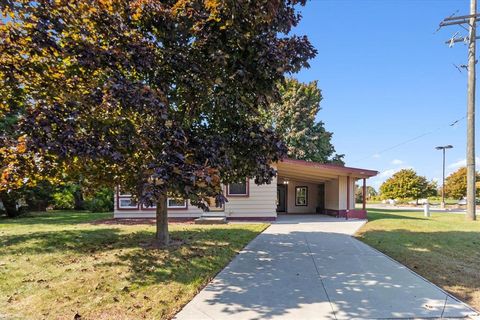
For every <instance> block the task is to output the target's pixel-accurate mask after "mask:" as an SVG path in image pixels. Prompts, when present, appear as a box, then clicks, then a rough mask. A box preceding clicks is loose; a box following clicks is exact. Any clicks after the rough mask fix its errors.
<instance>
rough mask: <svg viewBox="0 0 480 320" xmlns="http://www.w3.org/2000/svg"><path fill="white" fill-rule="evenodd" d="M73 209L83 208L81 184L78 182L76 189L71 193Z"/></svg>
mask: <svg viewBox="0 0 480 320" xmlns="http://www.w3.org/2000/svg"><path fill="white" fill-rule="evenodd" d="M73 198H74V202H75V204H74V208H75V210H85V202H84V200H83V192H82V185H81V184H78V187H77V189H76V190H75V192H74V193H73Z"/></svg>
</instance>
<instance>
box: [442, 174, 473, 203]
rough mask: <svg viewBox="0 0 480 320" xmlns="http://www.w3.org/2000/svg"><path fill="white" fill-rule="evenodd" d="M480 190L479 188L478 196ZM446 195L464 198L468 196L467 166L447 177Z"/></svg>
mask: <svg viewBox="0 0 480 320" xmlns="http://www.w3.org/2000/svg"><path fill="white" fill-rule="evenodd" d="M476 179H477V181H480V174H479V173H478V172H477V178H476ZM479 195H480V190H479V189H478V188H477V196H479ZM445 196H446V197H447V198H453V199H462V198H463V197H466V196H467V168H466V167H462V168H460V169H458V170H457V171H455V172H454V173H452V174H450V175H449V176H448V177H447V178H446V179H445Z"/></svg>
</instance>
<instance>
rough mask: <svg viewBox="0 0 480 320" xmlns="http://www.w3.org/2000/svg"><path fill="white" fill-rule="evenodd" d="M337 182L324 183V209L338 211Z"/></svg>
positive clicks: (338, 195)
mask: <svg viewBox="0 0 480 320" xmlns="http://www.w3.org/2000/svg"><path fill="white" fill-rule="evenodd" d="M339 198H340V193H339V192H338V180H332V181H328V182H326V183H325V209H330V210H338V200H339Z"/></svg>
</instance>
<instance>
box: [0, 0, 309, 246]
mask: <svg viewBox="0 0 480 320" xmlns="http://www.w3.org/2000/svg"><path fill="white" fill-rule="evenodd" d="M299 4H300V5H304V4H305V1H304V0H284V1H279V0H259V1H238V0H221V1H220V0H212V1H203V0H178V1H176V0H169V1H168V0H167V1H156V0H137V1H129V0H104V1H87V0H74V1H72V0H63V1H62V0H60V1H26V0H24V1H14V0H10V1H3V2H1V9H2V11H3V14H4V15H6V16H9V18H8V19H7V20H6V22H5V24H4V25H3V26H1V27H0V32H1V35H2V36H1V38H0V72H1V74H2V79H1V81H2V83H1V85H2V87H3V88H4V89H3V90H4V91H6V94H7V96H6V97H7V98H8V99H3V100H2V101H0V103H2V107H1V108H0V109H1V110H4V109H8V108H9V106H8V104H9V103H11V104H21V105H23V106H24V108H25V109H26V112H25V116H24V117H23V120H22V121H21V124H20V126H19V128H18V130H20V132H21V133H22V139H24V141H25V144H26V146H27V150H28V151H29V152H31V153H34V155H35V159H36V160H35V161H37V162H42V164H43V166H44V169H43V172H47V171H49V170H50V169H51V170H55V169H56V168H58V167H67V168H70V167H74V168H75V170H76V171H77V172H81V173H82V176H83V177H85V179H86V180H88V181H91V182H92V181H98V182H99V183H105V182H110V183H113V184H117V185H120V186H121V188H123V189H124V190H127V191H131V192H132V193H133V194H134V195H135V196H136V197H137V199H138V201H140V202H142V203H144V204H146V205H156V207H157V209H156V215H157V232H156V244H157V245H166V244H168V242H169V236H168V227H167V210H166V200H167V197H168V196H172V197H183V198H188V199H190V201H191V202H192V203H193V204H195V205H197V206H199V207H201V208H204V209H207V208H208V202H207V201H208V200H209V198H210V197H215V199H216V202H217V204H220V203H222V202H224V201H225V200H226V199H225V198H224V196H223V193H222V184H221V182H223V183H228V182H234V181H240V180H241V179H244V178H245V177H252V178H255V181H256V183H258V184H262V183H269V182H270V181H271V179H272V177H273V176H274V175H275V170H274V168H273V167H272V163H275V162H276V161H278V160H279V159H281V158H282V157H283V156H284V155H285V151H286V150H285V147H284V145H283V144H282V143H281V141H280V139H279V138H278V136H277V135H276V134H275V132H274V131H273V130H272V129H271V128H268V127H266V126H265V125H264V124H263V122H262V120H261V117H260V114H261V112H262V111H264V110H265V109H268V108H269V107H270V106H271V104H272V103H274V102H275V101H277V99H278V98H279V89H278V87H277V86H276V84H277V83H279V82H281V81H282V80H283V79H284V75H285V73H294V72H297V71H299V70H300V69H301V68H302V67H306V66H308V64H307V60H308V59H310V58H312V57H313V56H314V55H315V50H314V49H313V47H312V46H311V45H310V43H309V41H308V39H307V38H306V37H299V36H295V35H289V32H290V30H291V28H292V27H293V26H295V25H297V23H298V22H299V20H300V16H299V15H298V14H297V13H296V6H297V5H299ZM5 88H6V89H5ZM6 101H7V103H6ZM5 175H6V176H10V173H9V172H6V173H5Z"/></svg>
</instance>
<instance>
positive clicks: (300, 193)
mask: <svg viewBox="0 0 480 320" xmlns="http://www.w3.org/2000/svg"><path fill="white" fill-rule="evenodd" d="M295 205H296V206H307V205H308V187H296V188H295Z"/></svg>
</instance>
